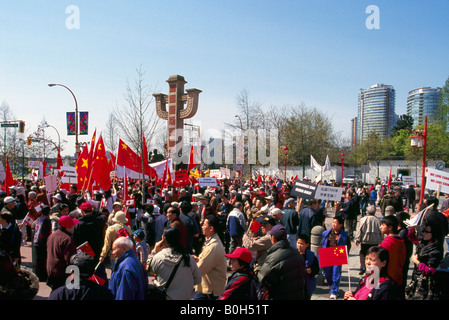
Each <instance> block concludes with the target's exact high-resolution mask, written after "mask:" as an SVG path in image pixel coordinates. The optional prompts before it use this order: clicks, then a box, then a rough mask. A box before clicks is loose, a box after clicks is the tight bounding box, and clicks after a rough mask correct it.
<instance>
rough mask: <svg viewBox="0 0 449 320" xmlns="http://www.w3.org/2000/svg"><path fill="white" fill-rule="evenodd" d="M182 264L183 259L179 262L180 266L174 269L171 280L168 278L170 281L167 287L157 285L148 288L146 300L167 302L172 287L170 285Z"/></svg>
mask: <svg viewBox="0 0 449 320" xmlns="http://www.w3.org/2000/svg"><path fill="white" fill-rule="evenodd" d="M181 262H182V257H181V260H180V261H179V262H178V264H177V265H176V266H175V268H174V269H173V271H172V273H171V275H170V278H168V281H167V282H166V283H165V285H163V286H157V285H155V284H149V285H148V287H147V291H146V293H145V300H167V290H168V287H169V286H170V283H171V282H172V280H173V278H174V276H175V273H176V270H178V267H179V265H180V264H181Z"/></svg>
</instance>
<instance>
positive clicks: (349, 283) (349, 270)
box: [345, 245, 352, 292]
mask: <svg viewBox="0 0 449 320" xmlns="http://www.w3.org/2000/svg"><path fill="white" fill-rule="evenodd" d="M345 251H346V260H348V285H349V291H351V292H352V290H351V268H350V267H349V257H348V255H349V253H348V246H347V245H346V246H345Z"/></svg>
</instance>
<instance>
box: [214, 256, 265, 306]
mask: <svg viewBox="0 0 449 320" xmlns="http://www.w3.org/2000/svg"><path fill="white" fill-rule="evenodd" d="M225 257H226V258H229V259H230V260H231V271H232V275H231V276H230V277H229V278H228V282H227V284H226V287H225V290H224V292H223V293H222V295H221V296H220V297H219V298H218V300H255V299H256V297H257V293H256V290H255V286H252V285H251V283H252V282H253V281H256V279H255V276H254V273H253V272H252V270H251V261H252V260H253V257H252V254H251V252H250V251H249V250H248V249H246V248H243V247H238V248H236V249H235V250H234V251H233V252H232V253H229V254H225Z"/></svg>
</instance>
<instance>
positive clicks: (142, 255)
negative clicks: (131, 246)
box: [133, 229, 150, 267]
mask: <svg viewBox="0 0 449 320" xmlns="http://www.w3.org/2000/svg"><path fill="white" fill-rule="evenodd" d="M133 239H134V242H135V243H136V251H137V258H138V259H139V261H140V262H141V263H142V265H143V266H144V267H145V266H146V263H147V259H148V254H149V253H150V246H149V245H148V243H146V241H145V233H144V232H143V230H142V229H137V230H136V231H134V232H133Z"/></svg>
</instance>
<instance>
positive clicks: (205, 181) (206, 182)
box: [198, 178, 217, 187]
mask: <svg viewBox="0 0 449 320" xmlns="http://www.w3.org/2000/svg"><path fill="white" fill-rule="evenodd" d="M198 183H199V184H200V187H216V186H217V178H198Z"/></svg>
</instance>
